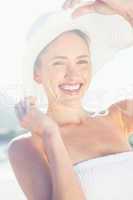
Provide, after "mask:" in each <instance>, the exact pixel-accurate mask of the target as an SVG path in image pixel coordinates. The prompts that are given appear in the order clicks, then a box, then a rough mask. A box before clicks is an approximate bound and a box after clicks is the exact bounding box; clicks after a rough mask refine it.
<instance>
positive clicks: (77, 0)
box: [70, 0, 81, 8]
mask: <svg viewBox="0 0 133 200" xmlns="http://www.w3.org/2000/svg"><path fill="white" fill-rule="evenodd" d="M79 3H81V0H73V1H71V5H70V6H71V8H73V7H74V6H76V5H77V4H79Z"/></svg>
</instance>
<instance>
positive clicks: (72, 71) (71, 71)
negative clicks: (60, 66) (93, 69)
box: [65, 63, 80, 78]
mask: <svg viewBox="0 0 133 200" xmlns="http://www.w3.org/2000/svg"><path fill="white" fill-rule="evenodd" d="M79 76H80V72H79V70H78V69H77V66H76V65H75V64H72V63H71V64H69V65H68V66H67V69H66V74H65V77H72V78H73V77H79Z"/></svg>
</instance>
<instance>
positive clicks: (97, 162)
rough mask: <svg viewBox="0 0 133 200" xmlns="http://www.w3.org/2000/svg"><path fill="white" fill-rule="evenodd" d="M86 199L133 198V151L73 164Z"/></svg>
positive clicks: (127, 199) (125, 199) (116, 199)
mask: <svg viewBox="0 0 133 200" xmlns="http://www.w3.org/2000/svg"><path fill="white" fill-rule="evenodd" d="M73 167H74V171H75V172H76V174H77V175H78V178H79V181H80V183H81V186H82V189H83V191H84V193H85V196H86V200H133V151H129V152H122V153H116V154H111V155H106V156H102V157H98V158H93V159H90V160H85V161H81V162H79V163H77V164H75V165H73Z"/></svg>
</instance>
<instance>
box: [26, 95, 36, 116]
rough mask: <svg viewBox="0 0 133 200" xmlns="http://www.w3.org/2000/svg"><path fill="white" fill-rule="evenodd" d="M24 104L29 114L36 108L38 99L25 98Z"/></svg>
mask: <svg viewBox="0 0 133 200" xmlns="http://www.w3.org/2000/svg"><path fill="white" fill-rule="evenodd" d="M24 104H25V108H26V112H27V113H28V112H29V111H30V110H32V109H34V108H36V104H37V100H36V97H33V96H29V97H25V100H24Z"/></svg>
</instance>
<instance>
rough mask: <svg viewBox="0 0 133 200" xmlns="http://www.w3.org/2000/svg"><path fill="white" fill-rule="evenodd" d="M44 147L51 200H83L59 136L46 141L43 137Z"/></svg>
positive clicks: (83, 197)
mask: <svg viewBox="0 0 133 200" xmlns="http://www.w3.org/2000/svg"><path fill="white" fill-rule="evenodd" d="M46 143H47V144H46ZM45 147H46V149H47V150H46V151H47V156H48V160H49V166H50V172H51V179H52V184H53V197H52V200H73V199H76V200H85V194H84V192H83V190H82V187H81V185H80V182H79V180H78V178H77V175H76V172H74V169H73V165H72V162H71V159H70V157H69V155H68V152H67V150H66V148H65V146H64V143H63V142H62V139H61V137H60V135H58V134H56V135H54V137H49V139H48V140H46V137H45Z"/></svg>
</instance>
